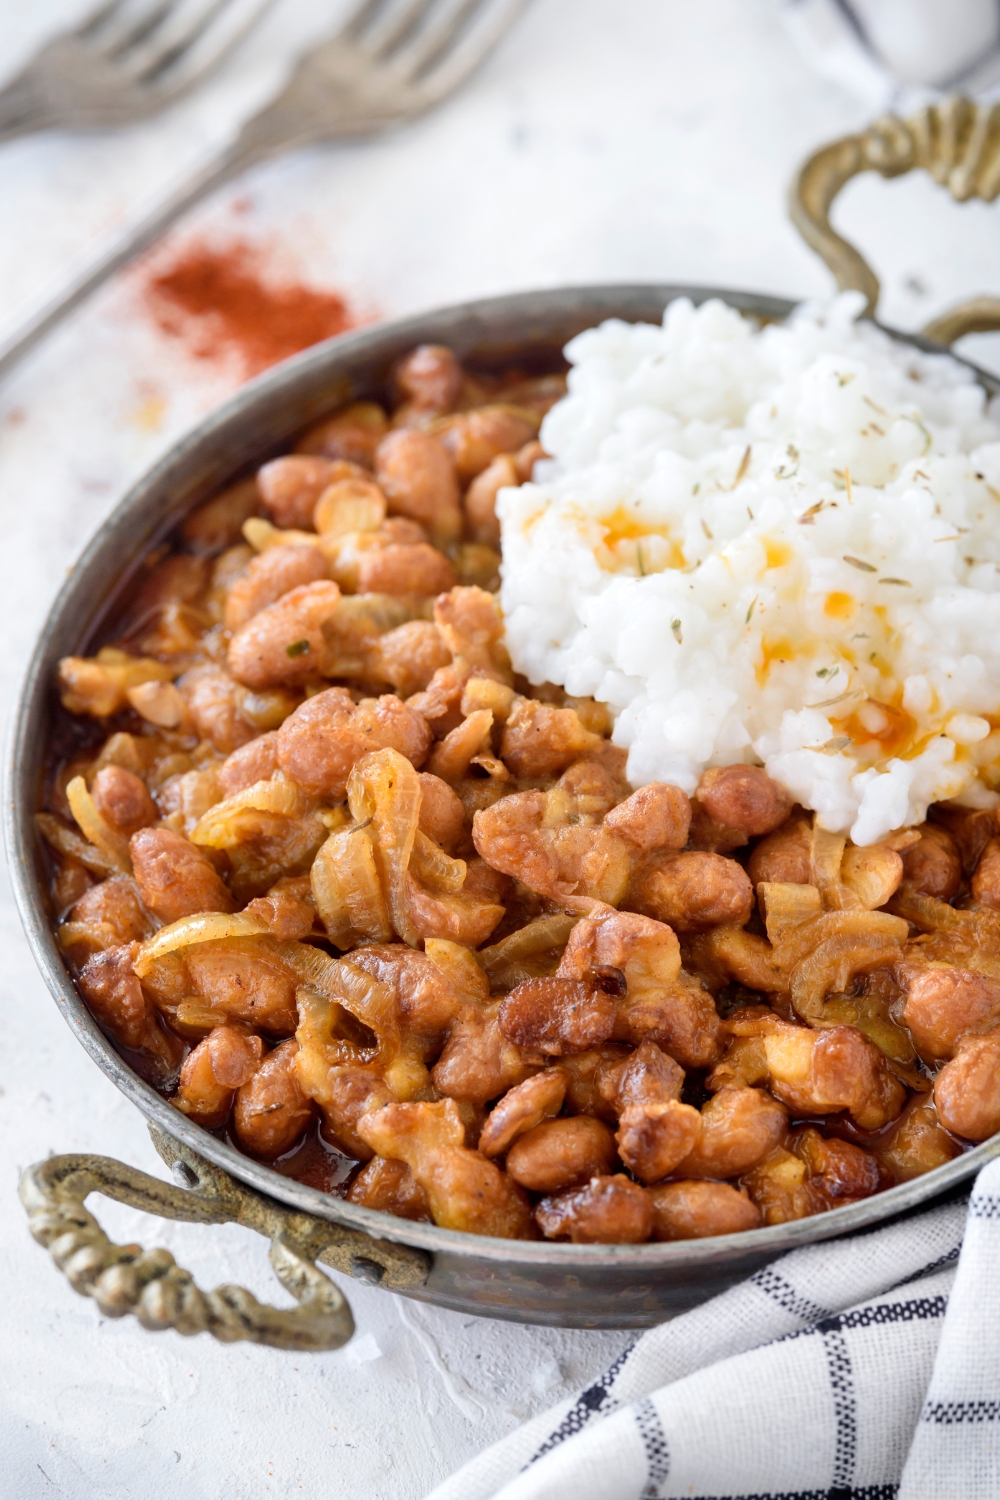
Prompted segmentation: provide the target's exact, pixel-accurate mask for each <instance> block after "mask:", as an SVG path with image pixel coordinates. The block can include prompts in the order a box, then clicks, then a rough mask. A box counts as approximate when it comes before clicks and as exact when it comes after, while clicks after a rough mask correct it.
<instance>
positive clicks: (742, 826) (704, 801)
mask: <svg viewBox="0 0 1000 1500" xmlns="http://www.w3.org/2000/svg"><path fill="white" fill-rule="evenodd" d="M694 795H695V798H696V800H697V801H698V802H700V803H701V805H702V807H704V809H705V811H706V812H707V813H708V815H709V817H710V818H712V819H713V820H714V821H715V822H716V823H721V824H723V826H724V827H726V828H738V829H739V831H740V832H741V833H743V834H746V835H748V836H749V837H751V838H753V837H756V836H757V835H759V834H762V833H771V832H773V831H774V829H776V828H778V827H779V825H780V824H782V823H783V822H784V821H785V819H786V818H787V817H788V814H789V813H790V812H791V810H792V799H791V796H790V795H789V793H788V792H786V791H785V788H784V787H782V786H779V785H778V783H777V782H776V781H772V780H771V778H770V776H768V774H767V772H766V771H762V770H761V769H760V767H759V766H713V767H711V768H710V769H709V770H707V771H706V772H705V774H704V775H703V776H702V778H701V781H700V782H699V783H698V789H697V791H696V792H695V794H694Z"/></svg>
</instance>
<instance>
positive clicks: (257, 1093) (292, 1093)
mask: <svg viewBox="0 0 1000 1500" xmlns="http://www.w3.org/2000/svg"><path fill="white" fill-rule="evenodd" d="M298 1050H299V1044H298V1042H297V1041H296V1040H295V1038H294V1037H290V1038H289V1039H288V1041H286V1042H280V1043H279V1044H278V1046H277V1047H275V1049H274V1051H273V1052H269V1053H268V1054H267V1056H266V1057H265V1058H264V1061H263V1062H262V1063H261V1065H260V1067H259V1068H258V1069H257V1072H256V1073H255V1074H254V1075H253V1077H252V1078H251V1079H249V1081H248V1082H246V1083H244V1084H243V1085H242V1087H241V1088H240V1089H239V1090H238V1091H237V1094H236V1104H235V1106H234V1109H233V1128H234V1129H235V1131H236V1139H237V1140H238V1141H239V1143H240V1145H241V1146H242V1147H243V1149H244V1150H245V1151H250V1152H252V1153H253V1155H254V1156H261V1157H263V1158H264V1160H265V1161H273V1160H274V1158H275V1157H276V1156H283V1155H284V1153H285V1152H286V1151H290V1150H291V1148H292V1147H293V1146H294V1145H295V1142H296V1141H297V1140H298V1138H299V1136H300V1135H301V1134H302V1132H303V1131H304V1130H305V1129H306V1127H307V1126H308V1124H309V1122H310V1120H311V1119H312V1118H313V1106H312V1104H311V1103H310V1101H309V1099H308V1098H307V1097H306V1095H305V1094H304V1093H303V1091H302V1088H301V1085H300V1084H299V1078H298V1074H297V1072H296V1070H295V1058H296V1055H297V1053H298Z"/></svg>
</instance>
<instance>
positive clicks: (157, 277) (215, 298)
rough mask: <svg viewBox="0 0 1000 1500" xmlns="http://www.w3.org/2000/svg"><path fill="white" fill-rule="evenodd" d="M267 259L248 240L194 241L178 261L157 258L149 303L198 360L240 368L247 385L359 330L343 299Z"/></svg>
mask: <svg viewBox="0 0 1000 1500" xmlns="http://www.w3.org/2000/svg"><path fill="white" fill-rule="evenodd" d="M266 260H267V257H266V256H265V254H264V252H263V251H262V250H261V249H260V247H258V246H254V245H250V244H247V243H246V242H244V241H242V240H236V241H231V242H230V243H228V244H226V245H212V244H209V243H208V242H206V241H204V240H194V241H188V242H187V243H186V244H185V245H184V246H183V247H182V248H181V249H180V250H179V252H178V253H177V254H176V255H175V256H174V257H173V258H172V259H170V260H168V261H167V262H164V261H163V259H162V257H160V256H158V257H157V259H156V261H155V262H154V263H153V264H152V265H151V266H150V268H149V270H148V271H147V272H146V275H145V277H144V278H143V282H142V296H143V302H144V304H145V307H146V309H147V311H148V312H149V314H150V316H151V317H152V318H153V320H154V322H155V323H156V324H157V325H158V327H159V328H161V329H162V330H163V332H164V333H166V334H168V335H170V336H171V337H174V338H178V339H181V340H183V342H184V344H185V346H186V348H187V350H188V352H189V353H190V354H192V355H193V356H194V357H195V358H196V359H202V360H211V361H215V362H218V363H226V364H230V365H231V364H232V363H234V362H236V363H237V364H238V366H239V368H240V370H241V373H242V374H243V376H244V377H245V378H249V377H250V376H251V375H256V374H258V373H259V372H260V371H261V370H265V369H267V367H268V366H269V365H273V364H277V363H278V361H279V360H282V359H287V357H288V356H289V355H290V354H296V353H298V351H299V350H300V349H306V348H308V347H309V345H310V344H317V343H319V342H320V340H321V339H327V338H332V337H333V335H334V334H338V333H343V332H344V331H345V330H346V329H348V328H352V327H354V325H355V322H356V319H355V317H354V316H353V314H352V313H351V311H350V309H349V307H348V305H347V303H346V301H345V300H344V298H343V297H341V296H340V295H338V293H336V292H332V291H326V290H322V289H320V288H318V287H315V286H310V285H308V283H306V282H303V281H300V280H296V279H294V278H293V277H290V276H288V275H282V274H281V273H279V272H277V271H275V270H274V269H273V267H270V268H269V267H268V265H267V263H266Z"/></svg>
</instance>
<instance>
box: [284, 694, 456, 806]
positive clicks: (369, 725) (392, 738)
mask: <svg viewBox="0 0 1000 1500" xmlns="http://www.w3.org/2000/svg"><path fill="white" fill-rule="evenodd" d="M430 745H431V734H430V730H429V729H428V728H427V723H426V720H424V719H423V718H421V717H420V715H419V714H415V713H414V712H413V711H412V709H410V708H407V706H406V704H405V703H401V702H400V700H399V699H398V698H396V697H394V696H392V695H391V694H386V695H385V696H384V697H382V698H364V699H362V701H361V702H360V703H359V704H355V702H354V700H353V698H352V697H351V695H350V693H349V692H348V691H347V689H346V688H340V687H336V688H327V690H326V691H325V692H322V693H317V694H316V695H315V696H314V697H312V698H307V699H306V701H305V703H303V704H302V705H301V706H300V707H299V708H297V709H296V710H295V712H294V713H293V714H290V715H289V717H288V718H287V719H286V720H285V722H284V723H283V724H282V726H281V728H280V729H279V730H278V764H279V765H280V767H281V769H282V770H283V771H286V772H287V773H288V775H289V776H291V777H293V778H294V780H295V781H297V782H298V784H299V786H301V787H302V788H303V789H304V790H305V791H307V792H309V793H310V795H311V796H314V797H329V798H331V799H334V800H339V799H341V798H343V797H344V795H345V793H346V789H347V778H348V776H350V774H351V771H352V769H353V767H354V765H355V763H356V762H357V761H359V760H360V759H361V757H362V755H366V754H367V753H368V751H369V750H398V751H399V753H400V755H405V756H406V758H407V760H409V761H410V762H411V763H412V764H413V765H415V766H421V765H423V763H424V761H425V760H426V759H427V752H428V750H429V749H430Z"/></svg>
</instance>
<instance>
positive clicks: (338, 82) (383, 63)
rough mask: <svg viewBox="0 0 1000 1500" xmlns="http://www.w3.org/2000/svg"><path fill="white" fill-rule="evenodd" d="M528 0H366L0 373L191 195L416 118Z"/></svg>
mask: <svg viewBox="0 0 1000 1500" xmlns="http://www.w3.org/2000/svg"><path fill="white" fill-rule="evenodd" d="M525 3H526V0H398V3H396V4H393V3H392V0H363V3H362V4H361V5H360V7H359V8H358V9H357V10H356V11H355V12H354V13H353V14H352V16H351V17H350V18H349V20H348V21H347V23H346V25H345V26H344V27H343V28H342V29H341V30H340V31H339V32H337V34H336V35H335V36H333V37H331V38H330V39H329V40H328V41H326V42H323V43H321V44H320V45H319V46H318V47H316V48H315V50H313V51H312V52H310V53H306V54H305V55H304V56H303V57H301V58H300V59H299V61H298V62H297V63H296V65H295V67H294V69H293V71H292V75H291V77H290V79H289V81H288V83H287V84H286V85H285V87H284V88H283V89H282V90H281V91H280V92H279V93H278V94H277V95H276V97H275V98H274V99H272V100H271V102H270V103H269V104H267V105H266V106H265V107H264V108H263V109H262V110H260V111H259V113H257V114H255V115H253V116H251V118H250V119H249V120H247V121H246V123H245V124H244V125H243V126H242V128H241V129H240V131H239V133H238V134H237V136H236V138H235V139H234V140H233V142H232V143H231V144H230V145H229V146H228V147H226V149H225V150H223V151H222V152H221V153H220V154H219V155H218V156H217V157H215V158H214V159H213V160H212V161H210V162H208V163H207V164H206V165H205V166H203V167H202V168H200V170H198V171H197V172H196V173H195V174H194V175H193V176H192V177H191V178H189V179H188V180H187V181H186V182H184V183H182V185H181V186H180V187H179V188H177V189H176V190H175V191H174V192H173V193H172V194H171V195H170V197H169V198H167V200H166V201H165V202H164V203H162V204H161V205H160V206H159V207H158V208H156V209H154V210H153V212H152V213H150V214H149V215H148V216H147V217H146V218H144V219H141V220H140V221H139V222H138V223H137V224H136V225H134V226H133V228H132V229H131V230H130V231H129V232H128V233H126V234H125V235H124V236H123V237H122V238H121V239H120V240H118V241H117V243H115V244H113V245H112V246H110V248H109V249H107V250H106V251H105V252H104V254H103V255H101V256H99V257H98V259H97V260H96V261H95V262H93V263H92V264H91V265H90V266H88V267H87V268H85V269H84V270H83V271H82V272H81V273H80V274H79V275H78V276H77V277H76V279H75V280H74V281H73V282H72V283H71V284H70V285H69V286H67V287H65V288H64V289H63V291H61V292H60V293H59V295H58V296H57V297H55V298H54V299H53V300H52V301H50V302H48V303H46V304H45V305H44V306H43V307H41V308H40V309H39V311H38V312H36V313H35V314H34V315H33V317H31V318H30V319H29V320H28V321H27V322H26V323H25V324H23V325H22V327H21V328H20V329H18V330H17V332H15V333H14V334H12V335H11V336H10V337H8V338H7V339H6V340H5V341H3V342H0V376H2V375H4V374H5V373H6V372H7V371H8V370H9V369H10V367H11V366H12V365H13V364H14V363H15V361H16V360H18V359H19V358H20V357H21V356H22V355H23V354H25V353H27V351H28V350H29V349H31V348H32V347H33V346H34V345H35V344H37V343H38V342H39V340H40V339H41V338H43V337H44V335H45V334H46V333H48V332H49V331H50V329H52V328H54V327H55V325H56V324H57V323H58V322H59V321H60V319H62V318H63V317H65V315H66V314H67V313H69V312H71V311H72V310H73V308H75V307H78V306H79V304H80V303H81V302H83V301H84V300H85V299H86V298H87V297H88V296H89V295H90V294H91V292H93V291H95V290H96V289H97V288H98V287H99V286H101V285H102V283H103V282H105V281H106V280H107V279H108V277H109V276H111V275H113V273H114V272H115V271H117V270H118V269H120V268H121V267H122V266H124V265H126V264H127V263H128V262H129V261H130V260H132V259H133V258H134V257H135V256H136V255H138V254H139V253H140V251H142V250H145V249H146V248H147V246H149V245H150V244H152V242H153V241H154V240H156V239H157V238H158V237H159V236H160V235H161V234H162V233H163V231H164V230H165V229H167V228H168V227H169V226H170V225H171V224H173V223H174V222H175V220H176V219H178V218H179V217H180V216H181V214H183V213H184V212H186V210H187V209H189V208H191V207H192V206H193V205H194V204H195V203H197V202H199V201H200V200H201V199H202V198H204V197H206V196H207V195H208V194H209V193H211V192H212V191H214V190H215V189H216V188H218V187H220V186H221V185H222V184H223V183H225V182H228V181H230V180H231V179H232V178H233V177H235V176H237V175H238V174H239V173H241V172H243V171H245V170H246V169H247V168H248V167H250V166H253V165H255V164H256V163H258V162H261V161H264V160H266V159H268V158H270V157H274V156H277V155H279V154H281V153H282V152H284V151H290V150H293V149H295V148H297V147H300V146H307V145H311V144H312V143H314V142H316V141H324V140H326V141H329V140H347V139H351V138H357V137H362V136H371V135H376V134H379V133H381V132H382V131H384V130H387V129H388V128H389V127H390V126H393V125H397V124H401V123H402V122H403V121H405V120H411V119H414V118H415V117H416V116H417V115H419V114H422V113H423V112H424V111H425V110H427V109H430V108H431V107H432V106H433V105H435V104H438V103H440V102H441V101H442V100H443V99H445V98H446V97H447V96H448V95H449V94H451V93H453V92H454V90H455V89H457V88H458V87H459V85H460V84H462V83H463V82H464V81H465V79H466V78H467V77H468V76H469V74H470V73H471V72H472V71H473V70H474V69H475V68H476V67H478V66H479V64H480V63H481V62H482V61H483V60H484V58H485V57H486V56H487V55H488V54H489V53H490V52H491V51H492V50H493V48H494V46H495V45H496V44H497V43H498V42H499V41H500V39H501V37H502V36H503V35H504V34H505V32H506V31H507V30H508V28H509V27H510V26H511V25H512V24H513V22H514V20H515V19H516V17H517V15H518V14H519V12H520V11H521V10H522V9H523V7H524V5H525Z"/></svg>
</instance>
